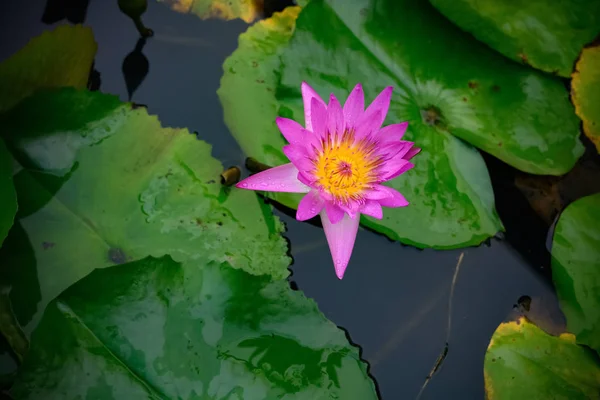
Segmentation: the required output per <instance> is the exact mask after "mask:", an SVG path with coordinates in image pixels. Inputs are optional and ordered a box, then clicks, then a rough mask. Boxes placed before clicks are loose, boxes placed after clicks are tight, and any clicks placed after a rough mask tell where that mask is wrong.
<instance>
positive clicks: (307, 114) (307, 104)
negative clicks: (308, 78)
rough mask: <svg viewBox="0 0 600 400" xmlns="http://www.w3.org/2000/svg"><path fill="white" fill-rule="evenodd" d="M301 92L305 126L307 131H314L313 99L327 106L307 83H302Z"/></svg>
mask: <svg viewBox="0 0 600 400" xmlns="http://www.w3.org/2000/svg"><path fill="white" fill-rule="evenodd" d="M301 91H302V100H303V102H304V121H305V122H304V126H305V127H306V129H307V130H309V131H312V130H313V128H312V99H316V100H317V102H320V103H321V104H322V105H323V106H325V102H324V101H323V100H322V99H321V97H319V94H318V93H317V92H315V90H314V89H313V88H311V87H310V86H309V85H308V83H306V82H302V85H301Z"/></svg>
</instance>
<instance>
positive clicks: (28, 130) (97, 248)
mask: <svg viewBox="0 0 600 400" xmlns="http://www.w3.org/2000/svg"><path fill="white" fill-rule="evenodd" d="M0 123H2V124H3V126H5V127H7V128H8V129H7V130H6V132H10V133H12V134H13V135H14V137H12V138H10V139H9V140H10V143H11V146H12V147H13V149H14V154H15V155H16V156H17V158H18V159H19V161H20V162H21V164H22V165H23V167H24V169H23V170H22V171H21V172H19V173H18V174H17V175H16V176H15V186H16V188H17V194H18V197H19V202H20V210H19V214H18V221H17V222H16V224H17V225H19V229H16V230H15V238H14V239H12V240H11V235H9V237H8V238H7V242H8V241H9V240H11V243H12V245H11V246H10V247H8V246H5V247H8V248H4V249H2V250H3V252H4V254H0V256H1V257H2V259H3V261H4V260H6V262H3V265H2V267H5V265H6V267H8V266H10V265H13V266H18V268H3V270H2V273H3V274H4V275H5V276H6V278H5V279H6V280H7V281H8V282H10V283H11V284H12V286H13V288H12V291H11V293H10V296H11V301H12V304H13V307H14V311H15V314H16V316H17V319H18V321H19V322H20V323H21V324H22V325H24V326H25V325H26V326H25V329H26V331H27V332H31V330H32V328H33V327H34V326H35V324H36V322H37V319H38V318H39V316H40V315H41V311H43V308H44V306H45V305H46V304H47V303H48V301H50V300H51V299H52V298H54V297H55V296H56V295H58V294H59V293H60V292H61V291H62V290H64V289H65V288H67V287H68V286H69V285H71V284H72V283H74V282H75V281H77V280H79V279H81V278H83V277H84V276H85V275H87V274H88V273H89V272H90V271H91V270H92V269H94V268H102V267H107V266H110V265H115V264H122V263H125V262H128V261H130V260H138V259H140V258H143V257H146V256H148V255H151V256H156V257H159V256H162V255H165V254H170V255H172V256H173V258H174V259H175V260H176V261H178V262H185V261H187V260H206V261H215V262H219V263H221V262H228V263H230V264H231V266H233V267H234V268H240V269H244V270H245V271H247V272H249V273H251V274H257V275H260V274H267V275H270V276H271V277H272V278H274V279H282V278H285V277H286V276H287V275H288V274H289V271H288V270H287V266H288V265H289V264H290V258H289V257H288V256H287V255H286V251H287V244H286V242H285V240H284V238H283V237H282V236H281V235H280V233H281V232H282V230H283V228H284V227H283V224H282V223H281V222H280V221H279V220H278V219H277V218H276V217H274V216H273V214H272V212H271V208H270V207H269V206H267V205H265V204H264V203H263V202H262V201H260V200H259V199H257V197H256V196H255V195H253V194H252V193H250V192H244V191H239V190H230V189H229V188H226V187H224V186H222V185H221V184H220V176H219V175H220V174H221V172H222V171H223V167H222V165H221V164H220V163H219V162H218V161H217V160H216V159H214V158H212V157H211V155H210V152H211V146H210V145H208V144H207V143H205V142H202V141H200V140H197V139H196V137H195V136H194V135H192V134H190V133H189V132H188V131H187V130H185V129H171V128H163V127H161V125H160V122H159V121H158V119H157V118H156V117H155V116H149V115H148V114H147V112H146V110H145V109H143V108H137V109H132V107H131V105H130V104H123V103H121V102H119V100H118V99H117V98H116V97H114V96H110V95H105V94H101V93H98V92H88V91H77V90H73V89H63V90H55V91H46V92H39V93H36V94H35V95H33V96H31V97H29V98H28V99H26V100H24V101H23V102H22V103H20V104H19V105H18V106H17V107H15V108H14V109H13V110H12V111H11V112H10V113H9V114H8V115H7V117H6V118H4V120H3V121H0ZM11 234H12V232H11ZM38 286H39V288H38ZM36 292H39V293H41V295H40V296H41V301H40V299H35V298H34V297H33V296H32V293H36ZM15 298H18V301H17V300H15ZM38 302H39V303H38ZM34 314H35V317H34ZM32 318H33V320H32Z"/></svg>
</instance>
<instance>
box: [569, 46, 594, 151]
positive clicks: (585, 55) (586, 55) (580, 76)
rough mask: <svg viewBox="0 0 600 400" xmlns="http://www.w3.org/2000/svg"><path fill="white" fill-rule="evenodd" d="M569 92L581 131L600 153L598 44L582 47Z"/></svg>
mask: <svg viewBox="0 0 600 400" xmlns="http://www.w3.org/2000/svg"><path fill="white" fill-rule="evenodd" d="M571 93H572V96H573V104H574V105H575V111H576V112H577V115H578V116H579V118H581V120H582V121H583V132H584V133H585V134H586V136H587V137H588V138H590V140H591V141H592V142H593V143H594V145H596V149H597V150H598V152H599V153H600V45H597V46H594V47H588V48H585V49H583V51H582V52H581V56H580V58H579V61H577V65H576V66H575V72H573V80H572V81H571Z"/></svg>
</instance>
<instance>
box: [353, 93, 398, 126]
mask: <svg viewBox="0 0 600 400" xmlns="http://www.w3.org/2000/svg"><path fill="white" fill-rule="evenodd" d="M393 89H394V88H393V87H391V86H388V87H386V88H385V89H383V90H382V91H381V93H379V95H377V97H375V100H373V102H372V103H371V105H369V107H367V109H366V110H365V112H364V113H363V115H362V116H361V117H360V118H359V121H357V125H359V124H360V123H361V122H362V121H363V120H364V119H370V118H372V117H373V115H375V114H377V113H379V117H378V118H377V119H376V120H374V121H373V129H379V127H381V124H382V123H383V121H384V120H385V117H386V115H387V112H388V109H389V108H390V101H391V99H392V90H393Z"/></svg>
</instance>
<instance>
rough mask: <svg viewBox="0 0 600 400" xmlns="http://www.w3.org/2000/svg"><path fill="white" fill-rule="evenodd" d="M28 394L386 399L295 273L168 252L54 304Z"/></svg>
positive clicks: (30, 369)
mask: <svg viewBox="0 0 600 400" xmlns="http://www.w3.org/2000/svg"><path fill="white" fill-rule="evenodd" d="M11 394H12V395H13V396H14V397H15V398H18V399H41V398H55V397H61V398H94V399H138V398H152V399H176V398H180V399H214V400H221V399H222V400H233V399H239V400H241V399H244V400H263V399H284V398H285V399H292V398H293V399H298V400H303V399H306V400H319V399H322V400H325V399H337V398H339V399H361V400H369V399H377V395H376V393H375V385H374V384H373V382H372V381H371V379H370V378H369V376H368V373H367V368H366V364H364V363H363V362H361V360H360V357H359V352H358V349H357V348H355V347H352V346H350V345H349V344H348V341H347V339H346V336H345V334H344V332H343V331H342V330H341V329H339V328H338V327H337V326H335V324H333V323H332V322H330V321H328V320H327V319H326V318H325V316H324V315H323V314H322V313H321V312H320V311H319V310H318V308H317V306H316V304H315V302H314V301H312V300H309V299H307V298H306V297H305V296H304V295H303V294H302V293H301V292H298V291H293V290H291V289H290V288H289V285H288V283H287V282H286V281H271V280H269V279H266V278H265V277H257V276H253V275H250V274H247V273H245V272H243V271H240V270H235V269H233V268H230V267H229V266H227V265H220V266H219V265H217V264H215V263H212V264H211V263H209V264H203V263H197V262H195V261H194V262H190V263H188V264H187V265H186V266H184V267H182V266H181V265H180V264H178V263H176V262H174V261H173V260H172V259H170V258H169V257H163V258H160V259H154V258H146V259H143V260H140V261H136V262H132V263H128V264H125V265H121V266H118V267H111V268H106V269H102V270H96V271H94V272H92V273H91V274H90V275H89V276H87V277H85V278H84V279H82V280H81V281H80V282H77V283H76V284H75V285H73V286H72V287H70V288H69V289H67V290H66V291H65V292H63V293H62V294H61V295H60V296H58V298H57V299H56V300H54V301H52V303H50V304H49V305H48V308H47V309H46V312H45V314H44V317H43V318H42V321H41V323H40V325H39V327H38V329H37V330H36V331H35V332H34V334H33V337H32V342H31V349H30V351H29V353H28V355H27V357H26V359H25V362H24V363H23V365H22V367H21V370H20V373H19V375H18V377H17V380H16V382H15V384H14V386H13V387H12V389H11Z"/></svg>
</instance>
